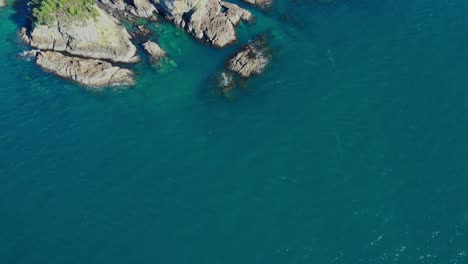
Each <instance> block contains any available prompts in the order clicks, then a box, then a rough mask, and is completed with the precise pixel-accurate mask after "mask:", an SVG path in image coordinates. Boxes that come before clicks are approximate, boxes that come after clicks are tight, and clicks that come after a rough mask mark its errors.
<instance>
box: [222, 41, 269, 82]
mask: <svg viewBox="0 0 468 264" xmlns="http://www.w3.org/2000/svg"><path fill="white" fill-rule="evenodd" d="M264 46H265V43H264V41H262V40H256V41H254V42H252V43H250V44H249V45H247V46H246V47H244V48H243V49H242V50H241V51H239V52H238V53H236V54H235V55H234V56H233V57H232V58H231V59H230V60H229V61H228V68H229V70H231V71H233V72H237V73H239V74H240V75H241V76H242V77H244V78H248V77H250V76H251V75H253V74H260V73H262V72H263V71H264V70H265V68H266V66H267V65H268V64H269V63H270V58H269V56H268V53H267V52H266V49H265V47H264Z"/></svg>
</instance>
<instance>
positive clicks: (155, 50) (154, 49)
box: [143, 40, 166, 61]
mask: <svg viewBox="0 0 468 264" xmlns="http://www.w3.org/2000/svg"><path fill="white" fill-rule="evenodd" d="M143 49H144V50H145V51H146V52H147V53H148V54H149V55H150V59H151V60H152V61H159V60H160V59H161V58H162V57H165V56H166V52H165V51H164V50H163V49H161V47H159V45H158V44H156V43H154V42H152V41H149V40H148V41H147V42H145V43H144V44H143Z"/></svg>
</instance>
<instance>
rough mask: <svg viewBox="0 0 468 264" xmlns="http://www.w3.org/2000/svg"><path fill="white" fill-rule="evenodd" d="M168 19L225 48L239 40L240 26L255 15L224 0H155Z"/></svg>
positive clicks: (194, 34)
mask: <svg viewBox="0 0 468 264" xmlns="http://www.w3.org/2000/svg"><path fill="white" fill-rule="evenodd" d="M154 1H155V2H156V3H157V5H156V6H157V8H158V10H159V12H160V13H161V14H163V15H164V16H165V17H166V18H167V19H168V20H170V21H172V22H173V23H174V24H176V25H177V26H179V27H181V28H183V29H184V30H185V31H187V32H188V33H189V34H191V35H192V36H194V37H195V38H197V39H200V40H206V41H208V42H209V43H211V44H213V45H214V46H217V47H224V46H226V45H228V44H230V43H232V42H234V41H235V40H236V31H235V28H234V26H236V25H237V24H238V23H239V22H240V21H241V20H244V21H250V20H251V19H252V14H251V13H250V12H249V11H247V10H245V9H242V8H240V7H239V6H237V5H235V4H231V3H227V2H223V1H221V0H154Z"/></svg>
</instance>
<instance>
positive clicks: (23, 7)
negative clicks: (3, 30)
mask: <svg viewBox="0 0 468 264" xmlns="http://www.w3.org/2000/svg"><path fill="white" fill-rule="evenodd" d="M12 7H13V10H15V13H14V14H13V15H11V17H10V19H11V20H12V21H13V22H14V23H15V24H17V25H18V29H19V28H21V27H26V28H27V29H28V30H29V29H30V28H31V23H30V11H29V5H28V0H16V1H13V3H12Z"/></svg>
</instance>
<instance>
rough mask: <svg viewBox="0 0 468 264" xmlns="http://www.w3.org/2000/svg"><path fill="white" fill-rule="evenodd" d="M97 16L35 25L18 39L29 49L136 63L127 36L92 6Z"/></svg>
mask: <svg viewBox="0 0 468 264" xmlns="http://www.w3.org/2000/svg"><path fill="white" fill-rule="evenodd" d="M96 9H97V12H98V14H99V15H98V16H97V17H96V18H89V19H85V20H76V19H70V21H59V20H56V21H55V22H54V23H52V24H51V25H37V26H35V27H34V28H33V30H32V32H31V34H30V35H27V32H26V30H25V29H22V31H21V33H20V36H21V39H22V40H23V41H25V42H26V43H27V44H29V45H30V46H31V47H33V48H37V49H40V50H53V51H65V52H67V53H69V54H71V55H76V56H80V57H87V58H93V59H104V60H110V61H113V62H124V63H130V62H136V61H138V57H137V56H136V52H137V49H136V47H135V46H134V45H133V44H132V43H131V42H130V35H129V34H128V32H127V31H126V30H125V29H124V28H123V27H122V26H120V25H119V24H118V23H117V22H116V21H115V20H114V19H113V18H112V17H111V16H110V15H109V14H107V13H106V12H105V11H103V10H102V9H100V8H99V7H96Z"/></svg>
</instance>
